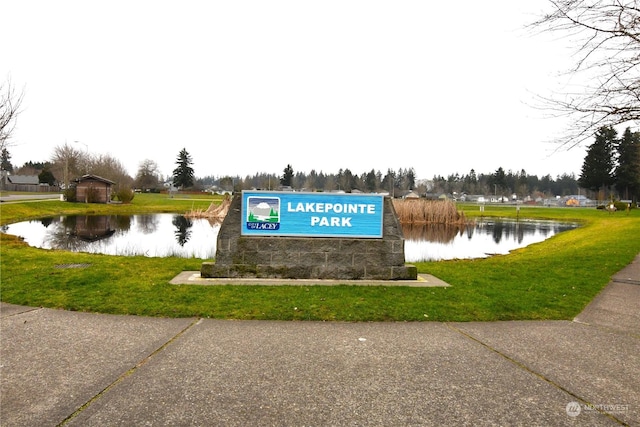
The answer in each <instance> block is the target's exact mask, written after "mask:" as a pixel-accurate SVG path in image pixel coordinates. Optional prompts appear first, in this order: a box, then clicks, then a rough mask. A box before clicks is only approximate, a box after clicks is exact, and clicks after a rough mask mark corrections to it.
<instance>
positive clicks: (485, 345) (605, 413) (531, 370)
mask: <svg viewBox="0 0 640 427" xmlns="http://www.w3.org/2000/svg"><path fill="white" fill-rule="evenodd" d="M445 325H446V326H447V327H448V328H449V329H451V330H453V331H455V332H457V333H459V334H461V335H462V336H464V337H466V338H468V339H470V340H471V341H474V342H476V343H478V344H480V345H481V346H483V347H485V348H486V349H488V350H490V351H492V352H494V353H496V354H497V355H499V356H501V357H502V358H504V359H506V360H507V361H509V362H511V363H512V364H514V365H515V366H517V367H518V368H520V369H522V370H524V371H526V372H528V373H530V374H531V375H534V376H536V377H538V378H540V379H541V380H542V381H545V382H546V383H548V384H551V385H552V386H554V387H556V388H558V389H559V390H562V391H563V392H565V393H567V394H568V395H569V396H571V397H573V398H574V399H576V400H577V401H579V402H581V403H582V404H584V405H588V406H591V407H595V406H594V405H593V403H591V402H589V401H587V400H586V399H584V398H582V397H581V396H578V395H577V394H575V393H574V392H572V391H571V390H568V389H567V388H565V387H563V386H561V385H560V384H558V383H557V382H555V381H553V380H552V379H550V378H547V377H546V376H545V375H544V374H541V373H540V372H537V371H534V370H533V369H531V368H529V367H528V366H527V365H525V364H524V363H522V362H520V361H518V360H516V359H514V358H513V357H511V356H509V355H507V354H505V353H503V352H501V351H500V350H498V349H496V348H494V347H492V346H490V345H489V344H487V343H485V342H483V341H482V340H480V339H478V338H476V337H474V336H473V335H471V334H469V333H467V332H465V331H463V330H462V329H458V328H456V327H455V326H453V325H452V324H450V323H445ZM596 411H598V412H599V413H601V414H602V415H605V416H607V417H609V418H611V419H612V420H614V421H616V422H617V423H619V424H620V425H622V426H628V424H627V423H625V422H624V421H622V420H620V419H618V418H617V417H616V416H615V415H613V414H610V413H608V412H605V411H603V410H601V409H596Z"/></svg>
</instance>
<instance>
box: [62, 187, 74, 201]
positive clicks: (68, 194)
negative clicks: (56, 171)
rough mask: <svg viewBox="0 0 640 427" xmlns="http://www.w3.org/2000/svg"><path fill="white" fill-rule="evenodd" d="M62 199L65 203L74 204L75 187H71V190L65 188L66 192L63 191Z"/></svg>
mask: <svg viewBox="0 0 640 427" xmlns="http://www.w3.org/2000/svg"><path fill="white" fill-rule="evenodd" d="M64 199H65V200H66V201H67V202H76V201H77V199H76V188H75V187H71V188H67V189H66V190H64Z"/></svg>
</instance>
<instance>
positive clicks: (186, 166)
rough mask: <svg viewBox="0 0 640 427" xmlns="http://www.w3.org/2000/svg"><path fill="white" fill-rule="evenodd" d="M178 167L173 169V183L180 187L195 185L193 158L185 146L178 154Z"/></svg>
mask: <svg viewBox="0 0 640 427" xmlns="http://www.w3.org/2000/svg"><path fill="white" fill-rule="evenodd" d="M176 164H177V165H178V167H177V168H175V169H174V170H173V185H175V186H176V187H178V188H187V187H192V186H193V179H194V178H193V168H192V167H191V165H192V164H193V160H191V155H189V153H188V152H187V149H186V148H183V149H182V150H181V151H180V153H179V154H178V158H177V160H176Z"/></svg>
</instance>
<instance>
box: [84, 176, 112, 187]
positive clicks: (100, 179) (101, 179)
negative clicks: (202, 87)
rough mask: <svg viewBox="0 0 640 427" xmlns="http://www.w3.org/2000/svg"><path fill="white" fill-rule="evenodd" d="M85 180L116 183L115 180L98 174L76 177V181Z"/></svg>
mask: <svg viewBox="0 0 640 427" xmlns="http://www.w3.org/2000/svg"><path fill="white" fill-rule="evenodd" d="M84 181H100V182H104V183H105V184H111V185H113V184H115V182H113V181H111V180H109V179H107V178H103V177H101V176H98V175H91V174H88V175H82V177H80V178H78V179H76V182H84Z"/></svg>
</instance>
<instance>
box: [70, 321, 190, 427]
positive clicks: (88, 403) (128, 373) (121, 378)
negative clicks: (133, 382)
mask: <svg viewBox="0 0 640 427" xmlns="http://www.w3.org/2000/svg"><path fill="white" fill-rule="evenodd" d="M201 321H202V319H200V318H196V319H194V320H193V321H192V322H191V323H189V324H188V325H187V326H185V328H184V329H182V330H181V331H179V332H178V333H177V334H175V335H174V336H173V337H171V338H170V339H168V340H167V341H166V342H165V343H163V344H162V345H161V346H160V347H158V348H157V349H155V350H153V351H152V352H151V353H149V354H148V355H147V356H145V357H144V358H143V359H142V360H140V361H139V362H138V363H136V365H135V366H134V367H132V368H130V369H128V370H127V371H125V372H124V373H122V374H121V375H120V376H119V377H118V378H116V379H115V381H113V382H112V383H111V384H109V385H107V386H106V387H105V388H104V389H102V390H101V391H100V392H98V394H96V395H95V396H93V397H91V398H90V399H89V400H88V401H86V402H85V403H84V404H82V405H81V406H80V407H79V408H78V409H76V410H75V411H74V412H73V413H71V415H69V416H68V417H67V418H65V419H64V420H62V422H60V423H59V424H58V427H60V426H64V425H66V424H67V423H68V422H69V421H71V420H72V419H73V418H75V417H77V416H78V415H79V414H80V413H81V412H82V411H84V410H85V409H87V408H88V407H89V406H91V405H92V404H93V403H94V402H95V401H97V400H98V399H100V398H101V397H102V396H103V395H105V394H106V393H107V392H108V391H109V390H111V389H112V388H114V387H115V386H116V385H118V384H120V383H121V382H122V381H124V379H125V378H127V377H129V376H131V375H133V374H134V373H135V372H136V371H137V370H138V369H139V368H140V367H142V366H144V365H145V364H146V363H147V362H148V361H149V360H151V359H152V358H153V357H154V356H155V355H157V354H158V353H160V352H161V351H163V350H164V349H165V348H167V347H168V346H169V345H170V344H172V343H173V342H174V341H176V340H177V339H178V338H180V337H181V336H182V335H183V334H184V333H185V332H187V331H188V330H189V329H191V328H192V327H193V326H195V325H197V324H199V323H200V322H201Z"/></svg>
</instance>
